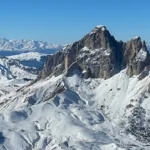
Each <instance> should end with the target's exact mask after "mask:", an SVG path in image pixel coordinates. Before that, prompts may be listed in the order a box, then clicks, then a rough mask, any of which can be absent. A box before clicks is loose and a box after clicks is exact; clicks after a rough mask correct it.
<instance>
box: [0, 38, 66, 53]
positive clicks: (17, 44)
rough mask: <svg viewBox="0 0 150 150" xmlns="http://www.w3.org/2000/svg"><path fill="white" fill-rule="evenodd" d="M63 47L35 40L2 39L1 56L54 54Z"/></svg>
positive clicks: (0, 44) (0, 45) (0, 39)
mask: <svg viewBox="0 0 150 150" xmlns="http://www.w3.org/2000/svg"><path fill="white" fill-rule="evenodd" d="M62 47H63V46H62V45H60V44H51V43H48V42H43V41H35V40H24V39H23V40H8V39H5V38H0V55H5V56H7V55H12V54H18V53H23V52H40V53H48V54H51V53H54V52H55V51H57V50H58V49H61V48H62Z"/></svg>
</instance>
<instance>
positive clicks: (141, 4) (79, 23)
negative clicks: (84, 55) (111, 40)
mask: <svg viewBox="0 0 150 150" xmlns="http://www.w3.org/2000/svg"><path fill="white" fill-rule="evenodd" d="M149 14H150V0H1V2H0V37H5V38H8V39H35V40H43V41H47V42H52V43H60V44H68V43H72V42H74V41H76V40H79V39H80V38H82V37H83V36H84V35H85V34H86V33H88V32H90V31H91V30H92V29H93V28H94V27H95V26H96V25H98V24H102V25H105V26H106V27H107V28H108V29H109V31H110V32H111V34H112V35H114V36H115V38H116V39H117V40H121V39H122V40H124V41H126V40H130V39H131V38H132V37H134V36H141V37H142V39H144V40H146V41H147V42H150V18H149Z"/></svg>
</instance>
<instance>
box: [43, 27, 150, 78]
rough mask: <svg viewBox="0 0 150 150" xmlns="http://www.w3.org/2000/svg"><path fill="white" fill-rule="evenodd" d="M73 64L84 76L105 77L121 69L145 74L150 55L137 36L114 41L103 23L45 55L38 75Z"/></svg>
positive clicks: (131, 74) (47, 73)
mask: <svg viewBox="0 0 150 150" xmlns="http://www.w3.org/2000/svg"><path fill="white" fill-rule="evenodd" d="M73 63H76V66H78V67H77V68H80V70H82V71H83V72H84V73H86V75H85V77H86V78H88V77H92V78H99V77H100V78H104V79H107V78H109V77H111V76H113V75H114V74H116V73H118V72H120V71H121V70H122V69H124V68H127V74H128V75H129V76H133V75H138V74H141V73H144V75H145V72H148V71H149V70H150V54H149V52H148V50H147V47H146V44H145V42H142V40H141V38H140V37H135V38H133V39H131V40H130V41H128V42H126V43H125V42H122V41H117V40H116V39H115V38H114V37H113V36H112V35H111V34H110V33H109V31H108V30H107V28H106V27H105V26H97V27H95V28H94V29H93V30H92V31H91V32H90V33H89V34H87V35H86V36H85V37H83V38H82V39H81V40H79V41H77V42H75V43H73V44H72V45H69V46H67V47H66V48H64V49H63V50H61V51H59V52H57V53H56V54H54V55H51V56H49V58H48V60H47V62H46V64H45V66H44V69H43V71H42V74H41V77H42V78H45V77H47V76H49V75H53V74H54V75H59V74H61V73H63V72H67V71H68V68H69V66H71V65H72V64H73Z"/></svg>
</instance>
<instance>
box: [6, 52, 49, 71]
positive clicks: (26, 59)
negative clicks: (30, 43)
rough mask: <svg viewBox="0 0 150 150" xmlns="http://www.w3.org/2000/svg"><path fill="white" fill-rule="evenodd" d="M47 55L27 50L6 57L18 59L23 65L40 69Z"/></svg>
mask: <svg viewBox="0 0 150 150" xmlns="http://www.w3.org/2000/svg"><path fill="white" fill-rule="evenodd" d="M47 56H48V54H42V53H38V52H28V53H22V54H18V55H12V56H8V58H10V59H16V60H19V62H20V63H21V64H22V65H24V66H28V67H34V68H37V69H40V70H41V69H42V67H43V65H44V63H45V61H46V59H47Z"/></svg>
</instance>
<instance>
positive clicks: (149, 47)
mask: <svg viewBox="0 0 150 150" xmlns="http://www.w3.org/2000/svg"><path fill="white" fill-rule="evenodd" d="M146 46H147V49H148V51H149V52H150V44H146Z"/></svg>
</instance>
